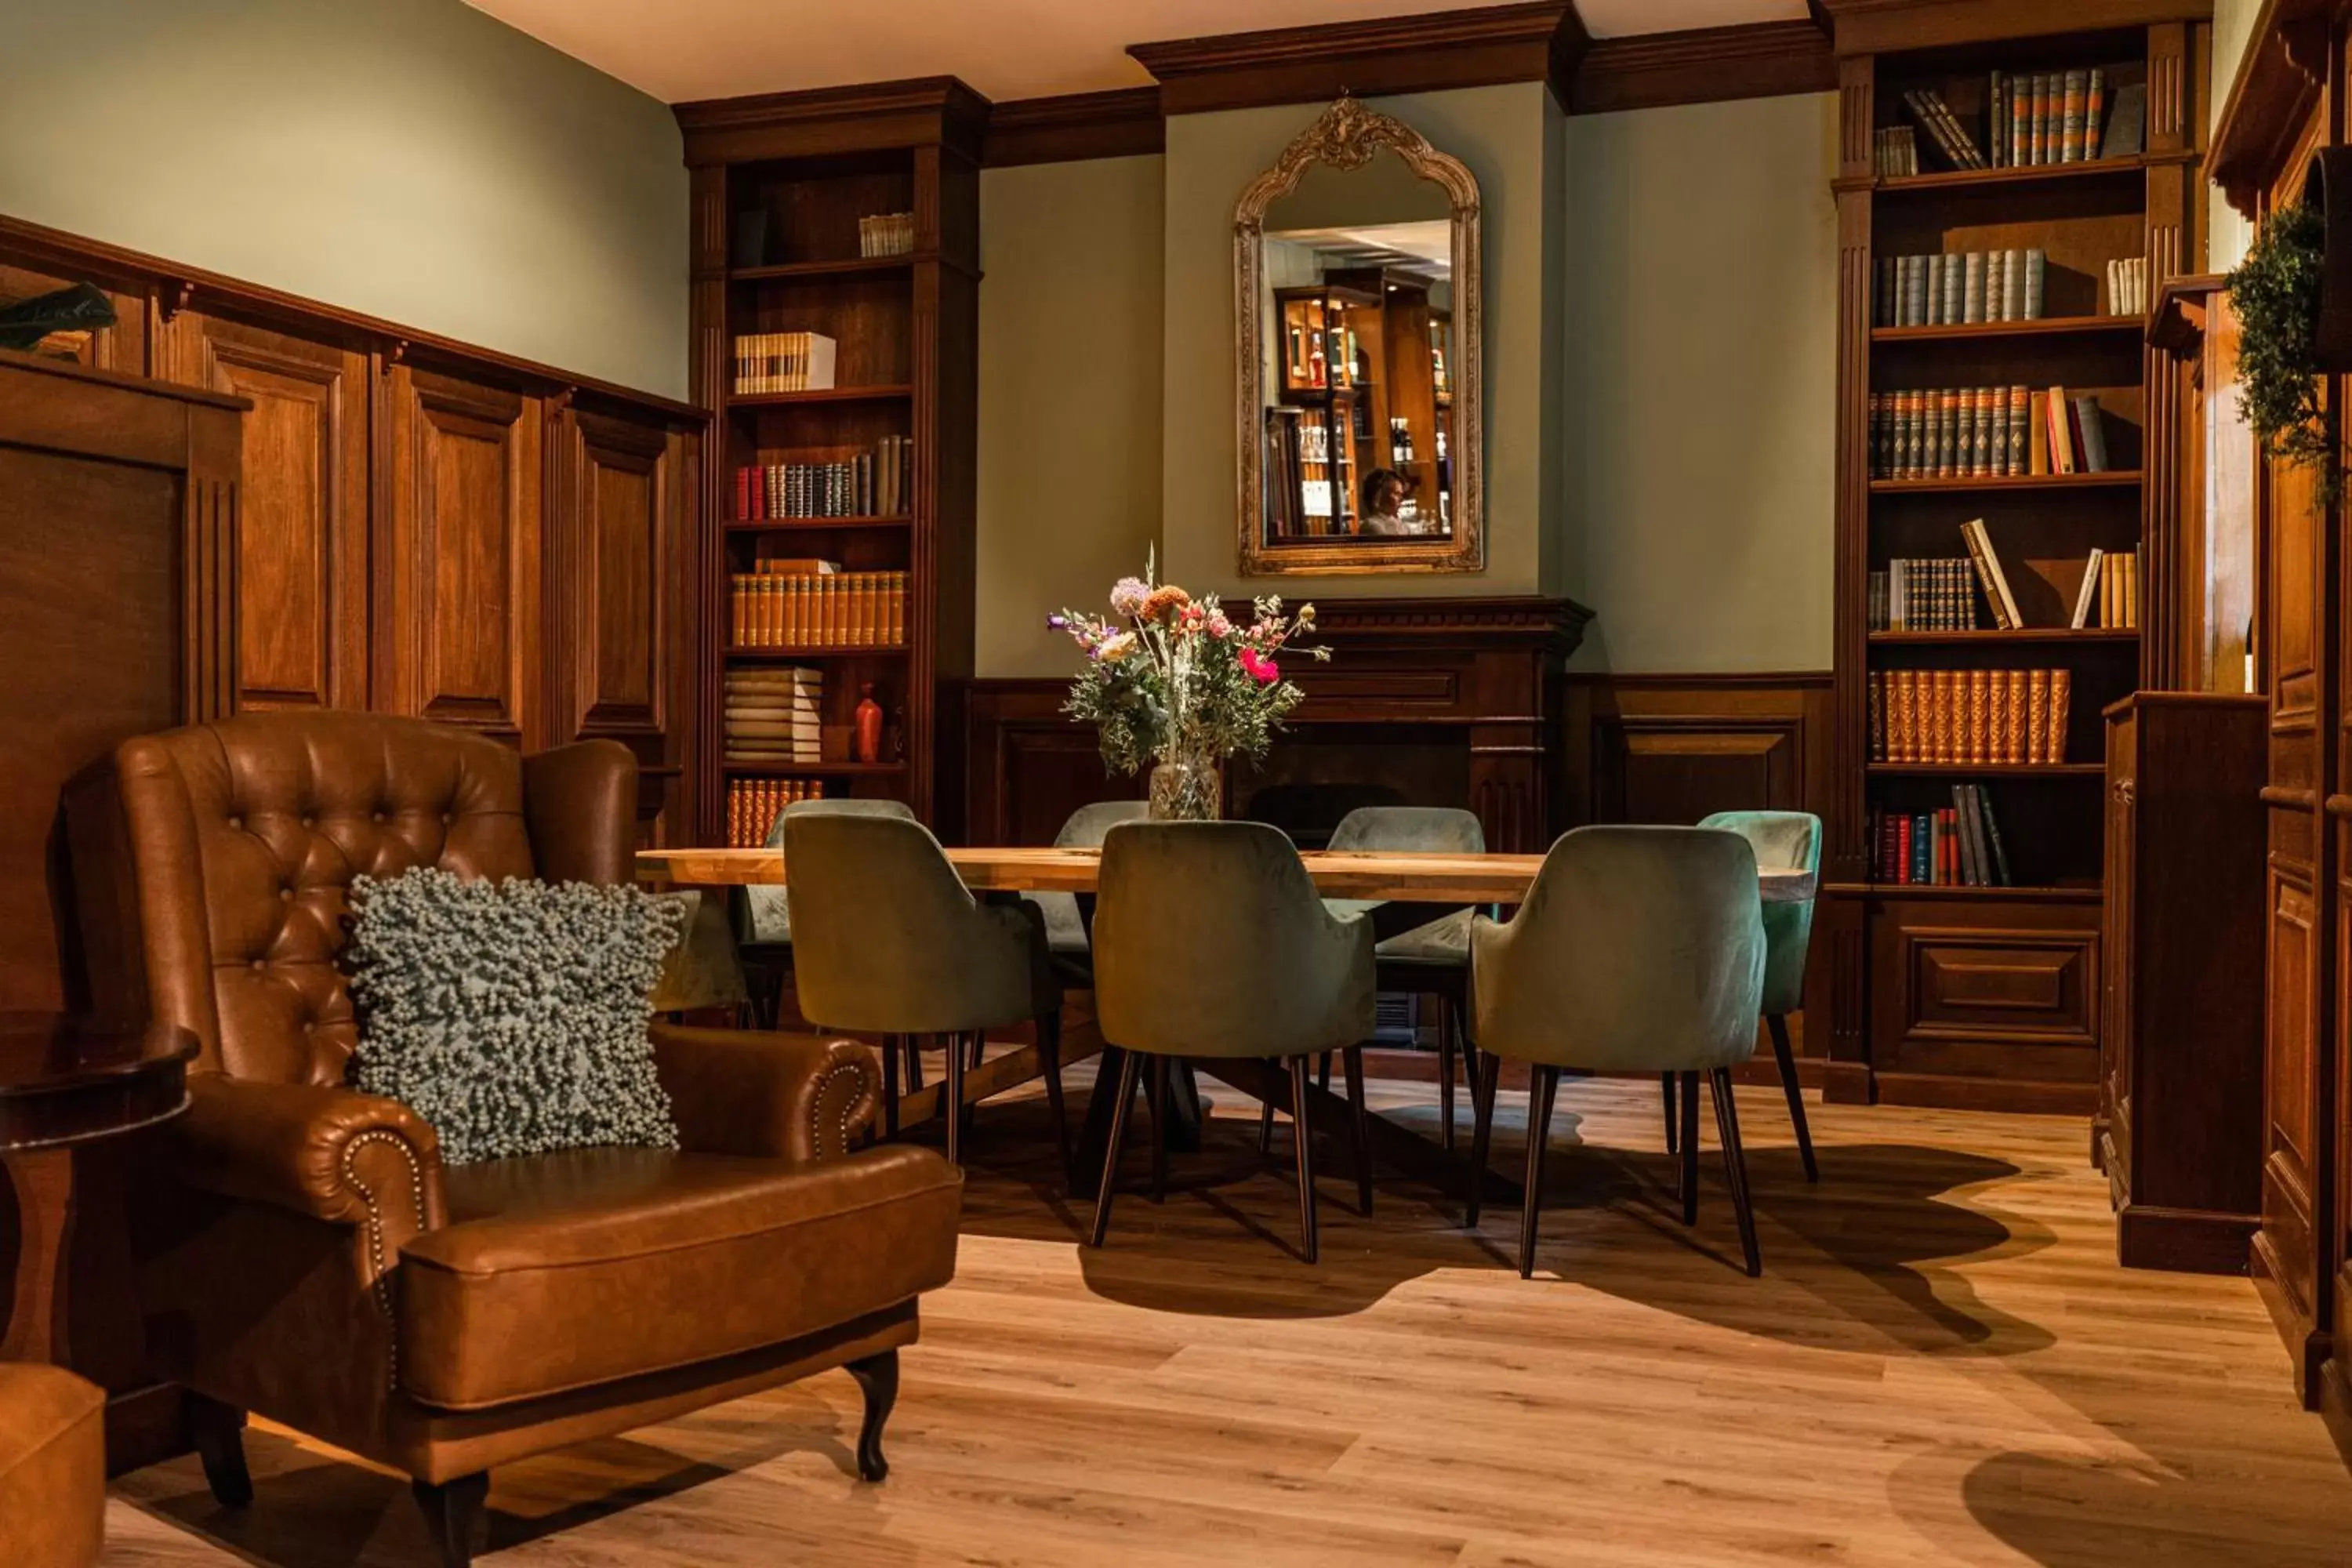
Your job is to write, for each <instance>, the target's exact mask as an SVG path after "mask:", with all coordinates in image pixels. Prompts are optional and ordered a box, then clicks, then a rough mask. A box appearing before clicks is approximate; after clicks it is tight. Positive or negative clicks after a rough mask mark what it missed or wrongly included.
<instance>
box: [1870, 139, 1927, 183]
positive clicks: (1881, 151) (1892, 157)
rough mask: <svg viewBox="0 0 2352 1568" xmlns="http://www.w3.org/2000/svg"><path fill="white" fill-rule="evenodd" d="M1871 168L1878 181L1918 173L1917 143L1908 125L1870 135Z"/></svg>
mask: <svg viewBox="0 0 2352 1568" xmlns="http://www.w3.org/2000/svg"><path fill="white" fill-rule="evenodd" d="M1870 154H1871V164H1872V167H1873V168H1874V170H1875V171H1876V172H1877V174H1878V177H1879V178H1880V179H1883V180H1884V179H1901V178H1902V177H1903V176H1905V175H1906V174H1917V173H1918V172H1919V143H1918V141H1917V139H1916V137H1915V136H1913V134H1912V132H1911V127H1909V126H1908V125H1892V126H1887V127H1885V129H1882V130H1878V131H1874V132H1871V133H1870Z"/></svg>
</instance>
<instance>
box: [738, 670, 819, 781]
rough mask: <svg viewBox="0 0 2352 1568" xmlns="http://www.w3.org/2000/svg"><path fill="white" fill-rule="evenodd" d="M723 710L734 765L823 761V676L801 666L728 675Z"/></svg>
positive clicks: (816, 671)
mask: <svg viewBox="0 0 2352 1568" xmlns="http://www.w3.org/2000/svg"><path fill="white" fill-rule="evenodd" d="M723 696H724V698H725V701H724V705H723V706H722V707H721V709H720V711H719V722H720V727H721V730H722V731H723V735H722V739H723V742H724V748H725V753H726V757H727V760H728V762H730V763H820V762H823V761H824V671H823V670H818V669H808V668H800V667H798V666H784V667H782V668H767V669H730V670H729V671H727V676H726V683H725V688H724V691H723Z"/></svg>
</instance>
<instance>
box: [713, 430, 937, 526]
mask: <svg viewBox="0 0 2352 1568" xmlns="http://www.w3.org/2000/svg"><path fill="white" fill-rule="evenodd" d="M758 457H759V458H760V460H759V461H758V462H757V463H754V464H751V465H750V466H749V467H746V468H738V469H736V470H735V515H736V517H737V518H738V519H740V521H745V522H764V521H769V520H770V519H772V518H779V517H904V516H905V515H906V514H907V510H908V500H909V498H910V497H912V496H913V494H914V493H915V441H914V437H911V436H885V437H882V439H881V440H879V441H877V442H876V443H875V444H874V445H873V446H872V447H866V448H864V449H862V450H861V449H859V448H856V447H824V448H820V449H817V450H814V451H796V452H793V453H789V454H787V453H783V452H769V451H762V452H761V453H759V454H758Z"/></svg>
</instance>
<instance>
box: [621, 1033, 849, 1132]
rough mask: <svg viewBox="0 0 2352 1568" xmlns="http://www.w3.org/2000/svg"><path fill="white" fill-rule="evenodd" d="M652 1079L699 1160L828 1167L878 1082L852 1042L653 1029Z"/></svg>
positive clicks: (806, 1036) (767, 1034)
mask: <svg viewBox="0 0 2352 1568" xmlns="http://www.w3.org/2000/svg"><path fill="white" fill-rule="evenodd" d="M653 1046H654V1070H655V1073H656V1076H658V1077H659V1079H661V1086H662V1089H663V1090H664V1091H665V1092H667V1094H668V1096H669V1102H670V1111H671V1114H672V1115H674V1116H675V1117H676V1118H677V1130H678V1136H679V1138H680V1140H681V1141H682V1142H684V1143H685V1145H686V1146H687V1147H688V1149H691V1150H694V1151H696V1152H698V1153H705V1154H745V1155H752V1156H758V1157H764V1158H768V1159H781V1160H824V1159H835V1158H838V1157H840V1156H842V1155H845V1154H846V1153H848V1152H849V1149H850V1144H851V1142H853V1141H854V1140H855V1139H856V1137H857V1135H858V1134H859V1133H860V1132H862V1131H865V1129H866V1124H867V1123H868V1122H870V1121H872V1120H873V1117H874V1111H875V1108H876V1107H877V1106H878V1105H879V1104H880V1103H881V1096H882V1078H881V1073H880V1071H879V1069H877V1068H876V1067H875V1065H874V1053H873V1052H872V1051H871V1050H870V1049H869V1048H868V1047H865V1046H863V1045H860V1044H859V1043H858V1042H856V1040H840V1039H825V1038H822V1037H818V1036H814V1035H780V1034H769V1033H764V1032H758V1031H751V1030H743V1029H693V1028H685V1027H681V1026H677V1025H674V1024H656V1025H655V1026H653Z"/></svg>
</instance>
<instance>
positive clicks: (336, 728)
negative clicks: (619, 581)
mask: <svg viewBox="0 0 2352 1568" xmlns="http://www.w3.org/2000/svg"><path fill="white" fill-rule="evenodd" d="M615 749H616V750H617V748H615ZM550 754H551V755H553V754H554V753H550ZM623 755H624V759H625V753H624V754H623ZM524 769H525V763H524V761H523V759H522V758H521V757H520V756H519V755H518V754H517V753H515V752H512V751H510V750H509V749H508V748H507V747H505V746H503V745H501V744H499V742H496V741H493V740H490V739H488V737H485V736H481V735H475V734H469V733H467V732H466V731H458V730H451V729H447V728H444V727H442V726H440V725H436V724H427V723H424V722H421V721H416V720H413V719H395V718H390V717H385V716H383V715H378V714H372V713H351V712H306V713H261V714H247V715H243V716H241V717H238V718H235V719H227V720H223V721H219V722H216V723H211V724H198V725H192V726H190V727H189V728H186V729H183V730H173V731H168V732H166V733H163V734H160V735H150V736H145V737H142V738H141V739H138V740H134V741H128V742H124V743H123V744H122V745H121V747H120V748H118V749H117V751H116V752H115V772H116V775H117V777H118V779H119V781H120V787H121V797H122V805H123V813H124V817H125V826H126V828H127V830H128V835H129V837H128V848H129V853H130V857H131V864H132V867H133V869H134V873H135V878H136V882H137V889H136V896H137V900H138V907H139V913H140V926H141V941H142V947H143V949H144V957H145V963H146V972H147V982H148V993H149V998H150V1002H151V1005H152V1009H153V1011H154V1013H155V1015H156V1016H158V1017H161V1018H163V1019H164V1020H166V1021H168V1022H172V1023H176V1024H180V1025H183V1026H186V1027H187V1028H190V1029H192V1030H194V1032H195V1034H196V1035H197V1037H199V1038H200V1039H201V1040H202V1041H203V1043H204V1056H203V1063H202V1065H203V1066H204V1067H205V1068H212V1069H215V1070H218V1071H225V1072H226V1073H228V1074H230V1075H231V1076H233V1077H236V1078H244V1079H272V1080H277V1081H280V1082H296V1083H340V1082H341V1081H342V1078H343V1067H344V1062H345V1060H346V1058H349V1057H350V1055H351V1051H352V1045H353V1044H354V1042H355V1039H356V1027H355V1025H354V1023H353V1020H352V1004H351V997H350V994H349V992H348V990H347V987H346V985H345V983H344V978H343V975H342V973H341V971H340V969H339V968H338V967H337V963H336V959H337V956H338V954H339V953H340V952H341V950H342V946H343V940H344V934H345V933H344V919H343V917H344V914H345V904H344V889H347V888H348V887H349V886H350V885H351V880H352V878H353V877H354V876H357V875H361V874H362V873H364V874H366V875H368V876H373V877H389V876H397V875H398V874H399V873H401V872H402V871H404V870H407V869H409V868H412V867H415V866H438V867H440V868H444V869H446V870H451V871H456V872H457V873H458V874H460V875H462V876H468V877H499V878H503V877H529V876H531V875H532V874H533V872H534V866H535V859H534V857H533V854H532V844H531V836H530V828H529V826H528V824H527V822H526V817H525V813H524V803H523V778H524ZM600 815H603V814H600ZM612 830H613V831H615V832H621V833H625V831H626V824H625V819H624V820H621V821H616V822H614V824H612ZM607 858H609V857H607Z"/></svg>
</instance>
